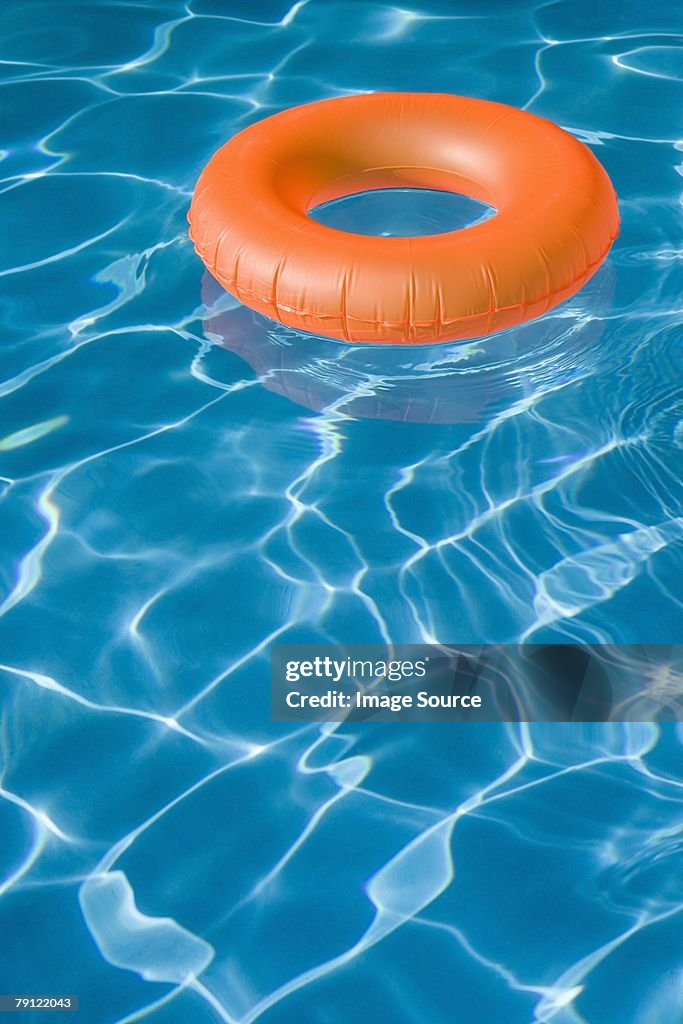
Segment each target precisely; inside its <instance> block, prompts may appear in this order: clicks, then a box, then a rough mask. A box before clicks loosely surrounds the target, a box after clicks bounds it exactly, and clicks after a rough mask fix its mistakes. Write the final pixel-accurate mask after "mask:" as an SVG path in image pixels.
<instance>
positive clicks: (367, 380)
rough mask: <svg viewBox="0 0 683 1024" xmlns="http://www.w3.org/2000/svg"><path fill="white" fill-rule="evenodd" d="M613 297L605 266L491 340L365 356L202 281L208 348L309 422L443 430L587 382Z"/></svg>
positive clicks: (367, 350)
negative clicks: (339, 420) (314, 417)
mask: <svg viewBox="0 0 683 1024" xmlns="http://www.w3.org/2000/svg"><path fill="white" fill-rule="evenodd" d="M613 292H614V270H613V268H612V267H611V266H609V265H607V266H604V267H603V268H601V270H600V271H599V272H598V273H597V274H596V275H595V277H594V278H592V279H591V280H590V281H589V282H588V284H587V285H586V286H585V287H584V288H583V289H582V290H581V292H580V293H579V294H578V295H575V296H574V297H573V298H572V299H569V300H568V301H567V302H565V303H563V305H562V306H559V307H558V308H557V309H555V310H553V311H552V313H550V314H548V315H547V316H544V317H541V318H540V319H538V320H535V321H532V322H530V323H526V324H522V325H521V326H519V327H515V328H512V329H510V330H508V331H503V332H501V333H500V334H496V335H491V336H490V337H487V338H482V339H478V340H475V341H468V342H462V341H461V342H452V343H445V344H443V343H442V344H440V345H429V346H405V347H402V346H395V345H392V346H386V345H371V346H369V345H345V344H343V343H341V342H337V341H332V340H330V339H327V338H322V337H317V336H314V335H310V334H303V333H301V332H300V331H296V330H293V329H292V328H289V327H284V326H282V325H281V324H277V323H274V322H273V321H270V320H268V319H266V318H265V317H262V316H260V315H259V314H257V313H254V312H252V310H250V309H248V308H247V307H245V306H242V305H240V304H238V303H237V301H236V300H235V299H233V298H232V296H230V295H228V294H227V293H226V292H225V291H224V290H223V289H222V288H221V286H220V285H219V284H218V283H217V282H216V281H215V280H214V278H213V277H212V276H211V275H210V274H209V273H205V274H204V277H203V279H202V301H203V303H204V306H205V307H206V313H205V315H204V321H203V322H204V331H205V333H206V336H207V338H208V339H209V340H210V341H211V342H213V343H214V344H218V345H221V346H222V347H224V348H226V349H229V350H230V351H232V352H234V353H235V354H237V355H238V356H240V357H241V358H242V359H244V360H245V362H247V363H248V364H249V366H251V368H252V369H253V370H254V372H255V373H256V374H257V375H258V377H259V379H260V382H261V384H262V385H263V387H264V388H267V389H268V390H269V391H272V392H275V393H276V394H279V395H283V396H285V397H286V398H288V399H290V400H291V401H292V402H295V403H296V404H297V405H300V406H303V407H304V408H306V409H309V410H312V411H313V412H323V411H329V412H331V413H338V414H340V415H346V416H351V417H354V418H358V419H378V420H398V421H405V422H413V423H443V424H448V423H474V422H477V421H478V420H481V419H482V418H484V417H488V416H491V415H495V414H496V413H500V412H501V411H503V410H504V409H506V408H509V407H511V406H516V405H517V404H518V403H520V402H525V401H533V400H534V399H535V398H537V397H538V396H540V395H542V394H546V393H548V392H550V391H554V390H557V389H558V388H561V387H563V386H565V385H566V384H568V383H571V382H572V381H574V380H578V379H581V378H583V377H586V376H588V375H590V374H591V372H592V370H593V368H594V367H595V366H596V365H598V363H599V361H600V359H601V356H600V348H601V346H600V342H601V340H602V338H603V333H604V322H605V316H606V314H607V313H608V310H609V307H610V303H611V300H612V295H613ZM226 305H227V306H228V307H230V308H227V309H226Z"/></svg>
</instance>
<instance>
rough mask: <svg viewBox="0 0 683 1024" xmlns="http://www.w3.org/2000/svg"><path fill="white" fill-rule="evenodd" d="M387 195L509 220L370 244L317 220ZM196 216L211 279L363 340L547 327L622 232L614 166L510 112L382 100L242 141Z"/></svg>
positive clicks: (263, 128)
mask: <svg viewBox="0 0 683 1024" xmlns="http://www.w3.org/2000/svg"><path fill="white" fill-rule="evenodd" d="M376 188H430V189H443V190H446V191H452V192H458V193H462V194H465V195H468V196H472V197H473V198H475V199H480V200H483V201H484V202H486V203H489V204H490V205H491V206H493V207H495V208H496V210H497V213H496V215H495V216H493V217H492V218H490V219H489V220H487V221H484V222H482V223H480V224H475V225H473V226H471V227H468V228H464V229H462V230H460V231H451V232H448V233H445V234H441V235H430V236H424V237H413V238H386V237H381V238H377V237H370V236H366V235H357V234H350V233H347V232H343V231H337V230H335V229H334V228H329V227H326V226H325V225H322V224H318V223H317V222H315V221H314V220H312V219H311V218H310V217H309V216H308V210H310V209H312V208H313V207H315V206H318V205H319V204H320V203H323V202H326V201H328V200H330V199H335V198H339V197H341V196H345V195H350V194H352V193H355V192H362V191H367V190H369V189H376ZM188 219H189V221H190V236H191V238H192V239H193V241H194V244H195V248H196V250H197V253H198V254H199V256H200V257H201V259H202V260H203V261H204V263H205V265H206V266H207V268H208V269H209V270H210V271H211V273H212V274H213V275H214V276H215V277H216V278H217V280H218V281H219V282H220V283H221V284H222V285H223V287H224V288H226V289H227V290H228V291H229V292H231V293H232V294H233V295H235V296H236V297H237V298H238V299H240V300H241V301H242V302H244V303H245V304H246V305H247V306H250V307H251V308H252V309H255V310H257V311H258V312H259V313H263V314H265V315H266V316H269V317H271V318H272V319H275V320H278V321H280V322H281V323H283V324H287V325H288V326H291V327H295V328H298V329H300V330H303V331H309V332H312V333H315V334H322V335H326V336H327V337H331V338H337V339H339V340H343V341H347V342H365V343H371V344H375V343H389V344H429V343H433V342H439V341H449V340H454V339H458V338H473V337H480V336H482V335H486V334H491V333H493V332H494V331H499V330H502V329H504V328H507V327H512V326H514V325H515V324H519V323H521V322H523V321H525V320H530V319H532V318H534V317H537V316H541V315H542V314H543V313H545V312H547V311H548V310H549V309H552V307H553V306H556V305H557V304H558V303H560V302H562V301H563V300H564V299H566V298H568V297H569V296H570V295H573V294H574V293H575V292H577V291H578V290H579V289H580V288H581V287H582V285H583V284H584V283H585V282H586V281H587V280H588V278H589V277H591V276H592V274H594V273H595V271H596V270H597V269H598V267H599V266H600V264H601V263H602V261H603V260H604V259H605V256H606V255H607V252H608V251H609V248H610V246H611V244H612V242H613V240H614V239H615V238H616V236H617V234H618V231H619V214H618V208H617V199H616V195H615V193H614V189H613V188H612V185H611V183H610V180H609V178H608V176H607V174H606V172H605V170H604V169H603V167H602V165H601V164H600V163H599V161H598V160H597V159H596V158H595V157H594V156H593V154H592V153H591V152H590V150H589V149H588V148H587V147H586V146H584V145H583V144H582V143H581V142H579V141H578V140H577V139H575V138H574V137H573V136H571V135H569V134H568V133H567V132H565V131H563V130H562V129H561V128H559V127H557V125H555V124H552V123H551V122H550V121H546V120H543V119H542V118H538V117H536V116H534V115H533V114H529V113H526V112H525V111H521V110H517V109H516V108H514V107H508V106H505V105H503V104H500V103H490V102H488V101H485V100H475V99H469V98H466V97H462V96H451V95H445V94H431V93H373V94H369V95H362V96H352V97H344V98H341V99H333V100H323V101H321V102H318V103H311V104H306V105H305V106H300V107H294V108H292V109H290V110H286V111H284V112H283V113H280V114H275V115H274V116H272V117H268V118H266V119H264V120H263V121H260V122H258V123H256V124H254V125H251V126H250V127H249V128H246V129H245V130H244V131H243V132H240V133H239V134H238V135H236V136H235V137H234V138H233V139H231V140H230V142H228V143H227V144H226V145H225V146H223V147H222V148H221V149H219V150H218V152H217V153H216V154H215V155H214V156H213V157H212V159H211V160H210V161H209V163H208V165H207V166H206V168H205V169H204V171H203V172H202V174H201V176H200V178H199V181H198V182H197V187H196V189H195V193H194V197H193V200H192V205H191V208H190V212H189V216H188Z"/></svg>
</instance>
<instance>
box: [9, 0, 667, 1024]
mask: <svg viewBox="0 0 683 1024" xmlns="http://www.w3.org/2000/svg"><path fill="white" fill-rule="evenodd" d="M407 4H408V5H407V6H400V7H398V6H393V5H390V4H382V3H371V2H365V0H354V2H349V0H347V2H346V3H335V2H323V0H298V2H297V3H294V4H293V5H289V4H288V2H287V0H285V2H280V0H272V2H271V0H259V2H258V3H244V2H238V0H234V2H229V0H226V2H219V0H190V2H189V3H188V4H187V5H185V4H182V3H178V2H176V0H168V2H161V0H158V2H157V0H154V2H150V3H144V4H140V3H128V2H125V0H120V2H119V0H111V2H106V0H104V2H93V0H91V2H90V3H87V2H85V3H73V4H72V3H60V4H58V5H56V4H54V3H49V2H42V0H34V2H23V3H22V2H10V3H7V4H5V5H4V6H3V12H2V20H3V25H2V32H1V33H0V61H1V63H0V79H1V86H2V121H1V126H2V131H1V135H0V147H2V152H1V153H0V156H1V157H2V160H1V163H0V169H1V170H2V182H1V183H0V185H1V188H2V210H3V213H2V217H3V233H2V243H1V245H0V260H1V263H0V275H1V277H2V282H1V284H2V289H1V295H0V316H1V317H2V346H1V348H0V360H1V361H2V379H3V382H4V383H3V384H2V385H1V391H2V397H3V401H2V404H1V406H0V417H1V423H0V499H1V500H0V517H1V522H2V526H1V529H0V544H1V545H2V558H1V559H0V570H1V573H2V577H1V579H2V593H1V594H0V663H2V669H1V673H2V674H1V676H0V679H1V689H0V694H1V698H2V731H1V733H0V737H1V747H0V758H1V762H0V798H1V799H0V836H1V837H2V841H1V842H0V929H1V934H2V940H0V993H17V994H28V995H30V994H33V995H46V994H54V993H57V994H60V993H61V994H74V995H78V996H79V999H80V1007H81V1009H80V1011H79V1013H80V1018H79V1019H80V1020H82V1021H84V1022H87V1024H114V1022H118V1024H123V1022H124V1021H126V1022H132V1021H137V1020H148V1021H150V1022H153V1024H180V1022H183V1024H185V1022H190V1021H191V1022H192V1024H203V1022H210V1021H226V1022H230V1024H234V1022H240V1024H251V1022H254V1021H257V1020H258V1021H263V1022H264V1024H266V1022H267V1024H294V1022H297V1024H361V1022H363V1024H365V1022H367V1021H369V1020H376V1021H379V1022H384V1021H387V1022H388V1021H391V1022H392V1024H409V1022H415V1021H420V1022H422V1021H428V1022H430V1024H441V1022H444V1024H445V1022H449V1024H450V1022H458V1024H490V1022H494V1021H495V1022H499V1021H500V1022H503V1021H504V1022H505V1024H531V1022H533V1021H543V1022H550V1021H552V1022H554V1024H631V1022H633V1024H641V1022H642V1024H672V1022H674V1021H677V1020H679V1019H680V1017H681V1012H682V1011H681V1007H682V1006H683V980H682V979H683V975H682V974H681V956H682V944H683V938H682V936H683V932H682V930H681V910H682V909H683V888H682V887H681V877H683V865H682V857H683V839H682V836H683V831H682V830H683V788H682V784H683V771H682V769H681V764H682V761H681V753H682V750H681V744H682V742H683V733H681V731H680V728H679V727H678V726H677V725H675V724H668V725H666V726H657V725H654V724H651V723H650V724H642V725H639V724H631V725H623V724H622V725H619V724H601V725H590V724H584V725H580V724H564V725H533V726H520V725H514V724H513V725H486V726H476V727H474V726H470V727H468V726H467V725H466V724H460V725H411V726H405V725H404V726H393V727H392V726H390V725H379V724H375V725H373V724H353V725H352V724H348V725H337V726H335V727H330V726H328V727H321V726H320V725H315V724H311V725H307V726H303V727H301V726H297V727H294V726H288V725H275V724H273V723H272V722H271V720H270V711H269V693H268V650H269V645H270V644H271V643H272V642H273V641H276V640H282V641H289V642H298V641H308V642H327V641H338V642H356V643H361V642H366V643H373V642H378V643H381V642H384V641H388V640H390V641H396V642H403V643H412V642H431V641H443V642H455V641H460V642H463V643H481V642H515V641H520V640H521V641H529V642H535V643H539V642H546V641H548V642H562V643H575V642H584V641H590V642H603V641H604V642H615V643H665V644H666V643H675V642H677V641H679V640H680V639H681V624H682V622H683V618H682V611H683V602H682V599H681V587H680V580H681V572H682V570H683V547H682V545H681V540H682V538H683V512H682V511H681V498H682V493H683V492H682V488H681V479H682V476H683V390H682V389H681V376H682V370H683V349H682V346H681V340H682V331H681V309H680V305H681V258H682V253H681V248H680V220H679V217H680V202H681V191H682V188H681V171H682V168H683V157H682V155H681V153H682V150H683V141H681V126H680V109H681V100H682V98H683V93H682V90H683V62H682V56H681V55H682V54H683V48H682V45H681V39H682V37H683V13H682V12H681V8H680V4H679V3H678V2H673V0H661V2H659V3H657V4H656V5H650V4H645V3H644V2H640V3H638V2H633V0H631V2H629V0H606V2H604V3H602V4H596V3H593V2H589V0H559V2H552V3H546V4H538V5H530V4H526V5H525V4H524V3H519V4H517V3H516V4H511V3H505V2H503V0H498V2H495V0H477V2H474V0H455V2H453V0H449V2H446V0H420V2H413V0H407ZM371 90H424V91H443V92H455V93H462V94H466V95H472V96H479V97H482V98H486V99H491V100H497V101H502V102H506V103H511V104H514V105H516V106H518V107H523V108H525V109H527V110H530V111H532V112H533V113H536V114H539V115H542V116H544V117H548V118H551V119H552V120H554V121H556V122H557V123H559V124H561V125H562V126H563V127H565V128H566V129H567V130H568V131H570V132H572V133H574V134H575V135H576V136H577V137H578V138H580V139H581V140H582V141H584V142H585V143H587V144H588V145H589V146H590V147H591V149H592V150H593V152H594V153H595V154H596V155H597V157H598V158H599V159H600V160H601V161H602V163H603V164H604V166H605V167H606V169H607V171H608V173H609V174H610V176H611V178H612V180H613V182H614V185H615V188H616V190H617V193H618V195H619V199H620V212H621V217H622V232H621V235H620V237H619V238H618V240H617V242H616V243H615V245H614V248H613V250H612V252H611V254H610V256H609V259H608V260H607V262H606V264H605V266H604V267H603V268H602V269H601V271H600V272H599V273H598V274H597V275H596V276H595V277H594V278H593V279H592V280H591V282H589V284H588V285H587V286H586V288H584V289H583V290H582V292H581V293H579V295H577V296H575V297H574V298H573V299H571V300H570V301H568V302H567V303H565V304H563V305H562V306H559V307H558V308H557V309H555V310H553V311H552V313H551V314H550V315H549V316H547V317H544V318H542V319H541V320H538V321H536V322H534V323H532V324H526V325H523V326H522V327H520V328H519V329H517V330H515V331H508V332H504V333H502V334H499V335H496V336H494V337H491V338H487V339H483V340H481V341H476V342H469V343H457V344H446V345H441V346H435V347H428V348H419V349H414V348H408V349H401V350H400V351H396V350H393V349H390V348H384V349H381V350H378V349H376V348H372V347H364V348H349V347H346V346H344V345H340V344H337V343H335V342H332V341H329V340H325V339H319V338H313V337H310V336H304V335H298V334H297V333H296V332H294V331H291V330H288V329H286V328H283V327H282V326H280V325H276V324H273V323H270V322H268V321H266V320H264V319H262V318H260V317H258V316H256V315H255V314H253V313H251V312H250V311H249V310H247V309H245V308H244V307H242V306H240V305H239V303H237V302H236V301H235V300H234V299H232V298H231V297H230V296H227V295H225V293H223V292H222V290H221V289H220V288H219V287H218V286H217V285H216V283H215V282H214V281H213V280H212V279H211V278H210V277H209V275H207V274H206V272H205V271H204V268H203V267H202V265H201V263H200V261H199V260H198V259H197V257H196V256H195V254H194V252H193V249H192V245H191V243H190V242H189V240H188V238H187V234H186V227H187V225H186V213H187V208H188V205H189V201H190V197H191V194H192V189H193V186H194V183H195V181H196V178H197V176H198V174H199V172H200V170H201V168H202V167H203V166H204V164H205V163H206V161H207V160H208V158H209V157H210V155H211V154H212V153H213V152H214V150H215V149H216V148H218V146H219V145H220V144H222V143H223V142H224V141H226V140H227V139H228V138H230V137H231V136H232V135H233V134H234V133H235V132H236V131H238V130H240V129H241V128H243V127H245V126H246V125H248V124H250V123H252V122H253V121H255V120H257V119H259V118H262V117H264V116H267V115H268V114H271V113H274V112H276V111H278V110H281V109H283V108H285V107H288V106H290V105H293V104H298V103H304V102H308V101H312V100H317V99H321V98H324V97H330V96H339V95H345V94H352V93H358V92H364V91H371ZM405 199H406V197H405V196H404V197H400V196H395V195H393V196H392V195H390V194H389V195H384V196H376V197H374V199H373V200H372V201H371V200H370V199H369V198H367V197H365V198H363V197H360V198H359V199H357V200H356V201H354V202H355V205H354V204H348V205H347V206H346V207H345V208H344V209H342V207H344V204H340V205H339V206H338V207H335V209H327V210H322V211H318V212H317V214H316V216H320V217H331V218H333V219H334V218H335V217H336V218H338V219H337V220H336V221H335V222H334V223H333V220H330V221H329V222H328V223H330V224H332V225H333V226H336V227H338V228H339V229H346V230H350V229H351V230H353V229H356V230H363V229H366V230H369V231H372V232H373V233H375V232H376V233H379V234H381V233H383V232H384V233H386V232H389V233H401V232H404V233H405V231H408V232H410V231H416V232H417V231H419V232H420V233H430V232H433V231H437V230H445V229H450V227H452V226H454V225H456V224H458V223H471V222H472V221H473V220H474V219H476V218H477V217H479V216H481V215H485V214H486V210H482V209H481V208H479V207H478V206H477V204H474V203H471V202H470V204H469V206H468V203H467V200H464V199H463V200H462V201H460V204H459V205H458V203H455V205H454V204H453V203H452V202H451V203H449V202H446V203H445V205H444V199H443V197H439V196H438V195H431V196H430V195H426V196H423V197H422V199H421V200H418V201H417V205H415V206H413V207H409V206H406V205H405V202H404V200H405ZM378 203H379V205H377V204H378ZM383 204H384V205H383ZM392 204H393V205H392ZM452 218H455V220H453V219H452ZM449 225H450V227H449ZM18 1019H22V1018H18ZM23 1019H26V1020H34V1019H36V1020H43V1019H44V1017H43V1016H42V1015H40V1014H39V1012H38V1011H29V1012H28V1013H26V1014H25V1015H24V1018H23Z"/></svg>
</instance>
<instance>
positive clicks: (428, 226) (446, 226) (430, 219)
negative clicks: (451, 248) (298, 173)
mask: <svg viewBox="0 0 683 1024" xmlns="http://www.w3.org/2000/svg"><path fill="white" fill-rule="evenodd" d="M495 213H496V210H495V209H494V207H493V206H489V205H488V204H487V203H481V202H479V200H477V199H472V198H471V197H470V196H463V195H460V194H458V193H456V192H442V191H439V190H435V189H425V188H383V189H373V190H372V191H370V192H357V193H355V194H354V195H351V196H342V198H341V199H333V200H331V202H328V203H321V204H320V206H316V207H314V208H313V209H311V210H309V211H308V216H309V217H312V218H313V220H315V221H318V223H319V224H325V225H326V226H327V227H328V228H336V229H337V231H350V232H352V233H354V234H357V235H379V236H385V237H389V236H391V237H398V238H405V237H413V238H414V237H415V236H416V235H442V234H444V233H445V232H447V231H457V230H459V229H460V228H467V227H471V226H472V225H473V224H479V223H480V221H484V220H488V219H489V217H493V216H494V214H495Z"/></svg>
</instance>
